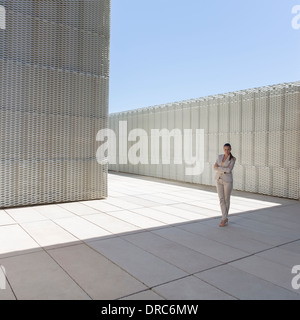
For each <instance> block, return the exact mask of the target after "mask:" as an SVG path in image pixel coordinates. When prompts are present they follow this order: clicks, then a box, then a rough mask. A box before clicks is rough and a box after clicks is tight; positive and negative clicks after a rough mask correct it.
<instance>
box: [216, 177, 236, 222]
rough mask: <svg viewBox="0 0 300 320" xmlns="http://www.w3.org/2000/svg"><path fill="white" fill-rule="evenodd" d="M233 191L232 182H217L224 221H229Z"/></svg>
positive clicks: (220, 180)
mask: <svg viewBox="0 0 300 320" xmlns="http://www.w3.org/2000/svg"><path fill="white" fill-rule="evenodd" d="M232 190H233V183H232V182H224V181H223V180H222V179H219V180H218V181H217V191H218V195H219V199H220V206H221V210H222V220H223V221H225V220H226V219H228V215H229V209H230V197H231V193H232Z"/></svg>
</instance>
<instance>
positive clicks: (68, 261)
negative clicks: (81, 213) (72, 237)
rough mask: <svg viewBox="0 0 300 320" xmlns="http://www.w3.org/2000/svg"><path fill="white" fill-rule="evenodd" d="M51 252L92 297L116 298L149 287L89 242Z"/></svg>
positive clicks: (101, 298) (99, 298) (100, 298)
mask: <svg viewBox="0 0 300 320" xmlns="http://www.w3.org/2000/svg"><path fill="white" fill-rule="evenodd" d="M48 252H49V254H50V255H51V257H52V258H53V259H54V260H55V261H56V262H57V263H58V264H59V265H60V266H61V267H62V268H63V269H64V270H65V271H66V272H67V273H68V275H70V277H71V278H72V279H74V281H76V283H77V284H78V285H79V286H80V288H82V289H83V290H84V292H86V293H87V294H88V296H89V297H91V298H92V299H96V300H115V299H119V298H122V297H124V296H128V295H130V294H133V293H136V292H138V291H142V290H145V289H147V287H146V286H145V285H143V284H142V283H141V282H139V281H138V280H136V279H135V278H133V277H132V276H130V275H129V274H128V273H126V272H125V271H124V270H122V269H121V268H120V267H118V266H117V265H115V264H114V263H112V262H111V261H109V260H108V259H107V258H105V257H104V256H102V255H101V254H98V253H97V252H96V251H95V250H93V249H91V248H90V247H88V246H87V245H84V244H81V245H74V246H69V247H65V248H59V249H51V250H49V251H48Z"/></svg>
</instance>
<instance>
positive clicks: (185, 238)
mask: <svg viewBox="0 0 300 320" xmlns="http://www.w3.org/2000/svg"><path fill="white" fill-rule="evenodd" d="M153 232H154V233H155V234H157V235H159V236H161V237H163V238H166V239H168V240H171V241H174V242H176V243H180V244H182V245H184V246H186V247H188V248H190V249H192V250H195V251H197V252H199V253H202V254H204V255H207V256H209V257H211V258H213V259H215V260H218V261H222V262H229V261H232V260H236V259H240V258H243V257H245V256H248V255H249V253H247V252H245V251H242V250H239V249H236V248H233V247H230V246H228V245H225V244H222V243H220V242H217V241H214V240H211V239H208V238H205V237H202V236H200V235H197V234H194V233H191V232H187V231H185V230H182V229H180V228H175V227H174V228H171V227H168V228H164V229H160V230H155V231H153Z"/></svg>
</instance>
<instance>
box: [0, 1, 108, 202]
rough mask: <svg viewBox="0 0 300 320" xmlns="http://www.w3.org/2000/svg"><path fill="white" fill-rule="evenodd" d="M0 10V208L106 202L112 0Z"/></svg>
mask: <svg viewBox="0 0 300 320" xmlns="http://www.w3.org/2000/svg"><path fill="white" fill-rule="evenodd" d="M0 5H1V6H3V7H4V8H5V14H6V16H5V18H6V19H5V20H6V28H5V29H0V72H1V76H0V88H1V89H0V121H1V122H0V125H1V127H0V177H1V178H0V207H12V206H23V205H33V204H41V203H55V202H66V201H77V200H89V199H99V198H104V197H106V196H107V170H108V168H107V165H100V164H98V163H97V161H96V149H97V147H98V146H97V143H96V134H97V132H98V131H99V130H101V129H103V128H106V127H107V125H108V124H107V116H108V81H109V41H110V0H0Z"/></svg>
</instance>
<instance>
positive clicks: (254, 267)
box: [0, 174, 300, 300]
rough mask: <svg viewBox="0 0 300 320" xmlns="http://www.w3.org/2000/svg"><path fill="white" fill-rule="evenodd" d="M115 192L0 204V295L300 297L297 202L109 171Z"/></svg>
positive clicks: (69, 296) (166, 297) (131, 297)
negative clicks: (226, 214)
mask: <svg viewBox="0 0 300 320" xmlns="http://www.w3.org/2000/svg"><path fill="white" fill-rule="evenodd" d="M109 189H110V190H109V191H110V197H109V198H108V199H107V200H104V201H86V202H77V203H66V204H59V205H46V206H45V205H43V206H36V207H26V208H17V209H7V210H2V211H0V264H1V265H2V266H4V267H5V270H6V275H7V280H6V290H0V299H21V300H22V299H97V300H98V299H101V300H106V299H131V300H143V299H149V300H162V299H176V300H177V299H178V300H181V299H182V300H184V299H195V300H200V299H297V300H299V299H300V290H299V291H296V290H293V288H292V285H291V282H292V279H293V277H294V276H295V275H292V273H291V271H292V268H293V266H295V265H300V203H299V202H298V201H293V200H287V199H278V198H274V197H267V196H261V195H253V194H250V193H245V192H234V196H233V198H232V211H231V213H232V216H231V218H230V224H229V226H228V227H227V228H224V229H221V228H219V227H218V225H219V222H220V212H219V206H218V198H217V194H216V192H215V189H214V188H209V187H201V186H193V185H188V184H183V183H174V182H173V183H172V182H171V183H167V182H166V181H163V180H158V179H151V178H144V177H138V176H133V175H119V174H118V175H117V174H110V175H109Z"/></svg>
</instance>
